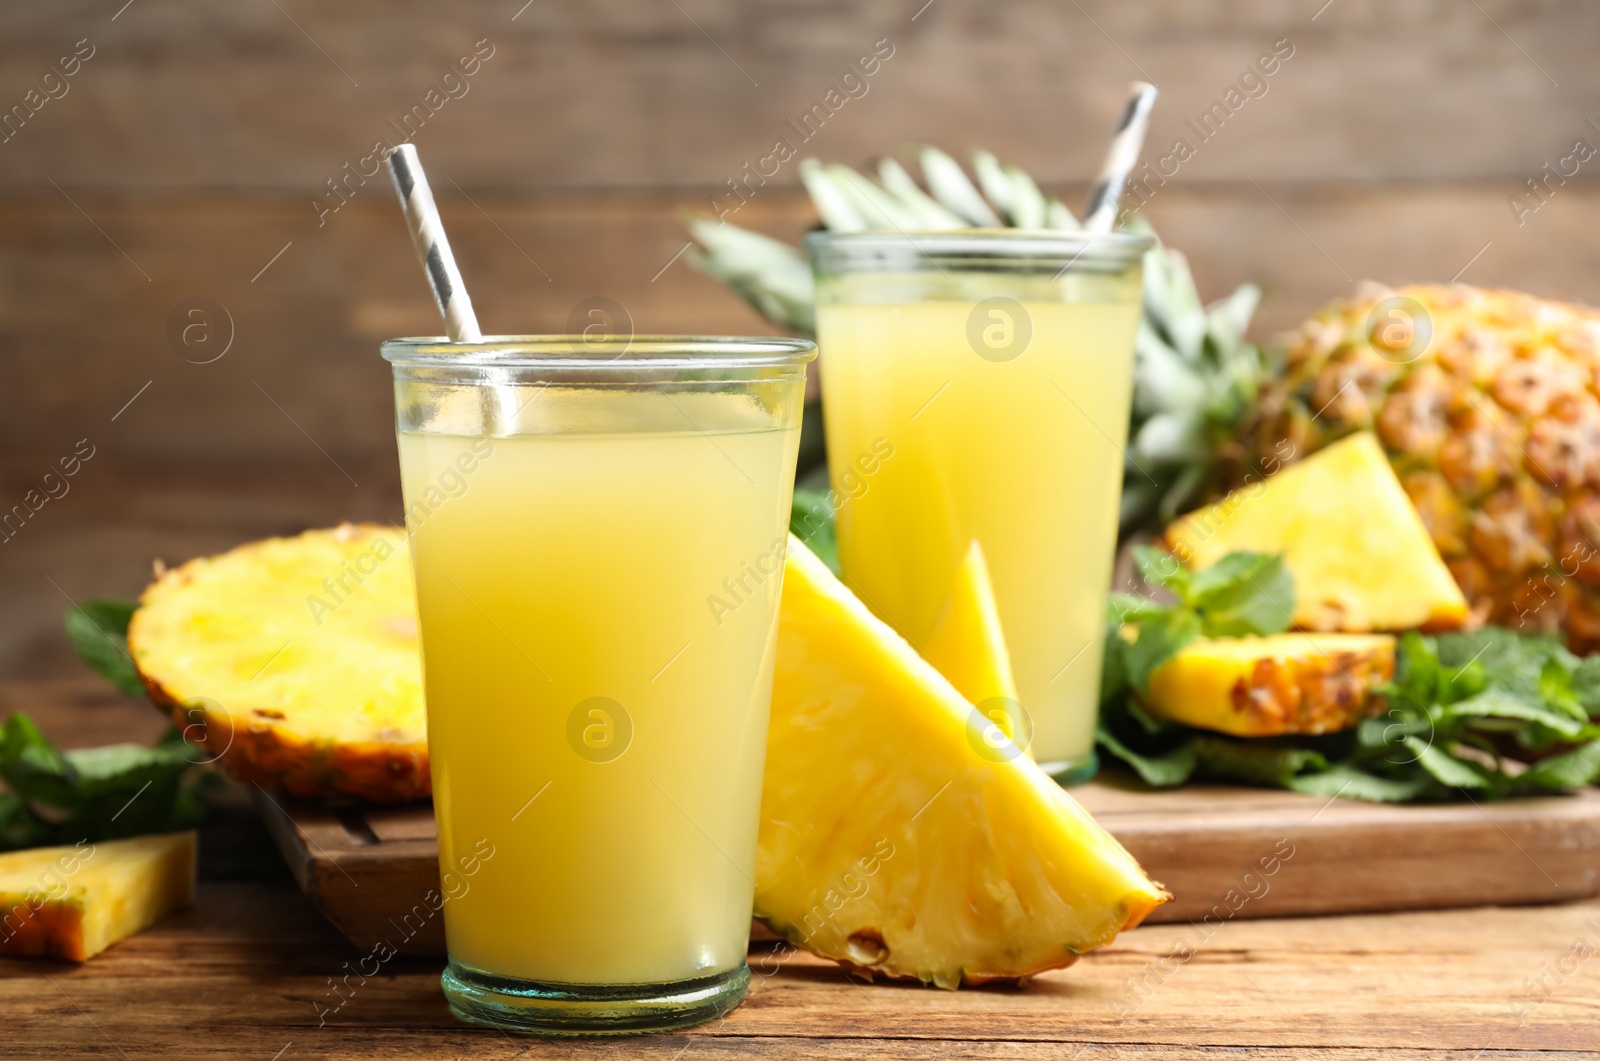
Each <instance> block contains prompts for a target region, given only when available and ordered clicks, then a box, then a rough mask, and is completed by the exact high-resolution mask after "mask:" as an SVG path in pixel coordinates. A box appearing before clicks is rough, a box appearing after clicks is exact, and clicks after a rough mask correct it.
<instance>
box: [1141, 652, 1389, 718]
mask: <svg viewBox="0 0 1600 1061" xmlns="http://www.w3.org/2000/svg"><path fill="white" fill-rule="evenodd" d="M1394 645H1395V642H1394V638H1392V637H1389V636H1387V635H1384V634H1279V635H1277V636H1274V637H1237V638H1233V637H1230V638H1216V639H1210V638H1201V639H1200V640H1198V641H1194V642H1191V643H1190V644H1189V645H1188V646H1186V647H1185V648H1184V649H1183V650H1182V651H1181V652H1179V653H1178V654H1177V655H1176V656H1174V657H1172V658H1171V659H1169V660H1167V661H1166V662H1165V663H1163V664H1161V666H1159V667H1157V668H1156V669H1155V670H1154V671H1152V672H1151V674H1150V678H1149V688H1148V692H1147V693H1146V694H1145V695H1144V696H1142V697H1141V698H1140V699H1141V701H1142V702H1143V704H1144V706H1145V708H1146V709H1147V710H1148V711H1149V712H1150V713H1151V714H1154V715H1159V716H1161V717H1163V718H1170V719H1172V720H1173V721H1175V722H1182V723H1183V724H1185V725H1188V726H1196V727H1198V728H1200V729H1209V730H1215V731H1217V732H1219V733H1228V734H1232V735H1233V736H1235V737H1278V736H1284V735H1287V734H1296V733H1298V734H1315V733H1332V732H1334V731H1336V730H1341V729H1345V728H1347V727H1349V726H1352V725H1354V724H1355V723H1357V722H1359V721H1361V720H1362V719H1363V718H1367V717H1370V716H1371V715H1374V714H1376V713H1378V712H1379V711H1381V710H1382V707H1383V700H1382V698H1381V697H1380V696H1378V695H1376V693H1375V690H1376V689H1377V688H1378V687H1379V686H1381V685H1382V684H1383V683H1384V682H1387V681H1388V680H1389V679H1390V678H1392V677H1393V676H1394Z"/></svg>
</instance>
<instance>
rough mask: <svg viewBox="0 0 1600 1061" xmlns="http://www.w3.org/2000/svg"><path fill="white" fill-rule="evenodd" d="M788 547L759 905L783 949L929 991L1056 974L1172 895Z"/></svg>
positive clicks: (798, 549) (895, 638) (807, 557)
mask: <svg viewBox="0 0 1600 1061" xmlns="http://www.w3.org/2000/svg"><path fill="white" fill-rule="evenodd" d="M975 721H981V722H982V723H983V724H984V725H986V724H987V722H988V720H987V719H977V718H976V711H975V709H974V708H973V707H972V705H971V704H969V703H967V701H965V700H964V699H962V697H961V695H960V694H959V693H958V692H956V690H955V688H954V687H953V686H952V685H951V684H950V682H949V681H948V680H947V679H945V678H944V677H943V676H942V675H941V674H939V672H938V671H936V670H935V669H934V668H933V666H932V665H931V664H929V663H927V662H926V661H925V660H923V659H922V658H921V657H920V656H918V655H917V654H916V653H915V652H914V651H913V650H912V649H911V646H910V645H908V644H907V643H906V642H905V641H904V640H903V639H902V638H901V637H900V636H899V635H898V634H896V633H895V632H894V631H893V630H892V629H890V627H889V626H887V625H886V624H885V623H883V622H882V621H881V620H879V619H878V618H877V617H876V616H874V615H873V614H872V613H871V612H870V611H868V610H867V608H866V606H865V605H863V604H862V603H861V602H860V601H859V600H858V599H857V598H856V597H855V595H854V594H852V593H851V592H850V591H849V590H848V589H846V588H845V587H844V586H843V585H842V584H841V583H840V582H839V580H838V579H836V578H835V577H834V576H833V574H832V573H831V572H830V571H829V570H828V569H827V567H826V566H825V565H823V563H822V562H821V561H820V560H818V559H817V558H816V557H815V556H814V555H813V554H812V553H811V552H810V550H808V549H807V548H806V547H805V546H804V545H803V544H801V543H800V542H799V541H798V540H796V539H794V538H791V539H790V540H789V556H788V560H787V563H786V566H785V571H784V584H783V600H782V607H781V611H780V614H779V633H778V649H777V671H776V680H775V682H774V685H773V694H772V720H771V726H770V729H769V730H768V734H769V735H768V740H767V767H766V780H765V784H764V786H763V790H762V797H761V827H760V836H759V841H758V848H757V862H756V866H757V869H756V893H755V906H756V913H757V915H758V916H760V917H761V918H763V919H764V920H765V921H766V922H767V924H768V925H769V926H770V927H771V928H772V930H773V931H774V932H776V933H778V934H779V935H781V936H783V937H784V938H786V939H788V940H789V941H790V942H791V943H794V944H797V945H799V946H803V947H805V948H807V949H808V950H811V951H813V952H814V953H816V954H819V955H822V956H823V957H827V958H832V959H834V960H836V961H839V962H841V963H844V964H846V965H849V966H853V967H856V968H858V969H860V970H863V971H866V972H869V973H874V974H882V975H885V976H888V977H892V978H900V979H909V980H921V981H923V982H926V983H931V984H934V985H937V986H939V987H944V988H956V987H958V986H960V985H962V984H978V983H983V982H985V981H989V980H1001V979H1020V978H1023V977H1027V976H1031V975H1033V974H1035V973H1039V972H1043V971H1045V970H1047V969H1055V968H1060V967H1063V966H1066V965H1070V964H1071V963H1072V962H1073V961H1074V960H1076V959H1077V957H1078V956H1079V955H1080V954H1084V953H1086V952H1088V951H1091V950H1093V949H1095V948H1096V947H1100V946H1103V945H1104V944H1106V943H1108V942H1110V941H1111V939H1113V938H1114V937H1115V936H1116V934H1117V933H1118V932H1121V931H1122V930H1124V929H1127V928H1132V927H1133V926H1134V925H1137V924H1138V923H1139V922H1140V921H1142V920H1143V919H1144V917H1145V916H1146V915H1147V914H1148V913H1149V912H1150V911H1151V910H1153V909H1155V908H1156V907H1157V906H1159V905H1160V904H1161V903H1164V902H1167V901H1168V900H1169V899H1170V898H1171V896H1170V895H1168V893H1167V892H1166V891H1165V889H1163V888H1162V887H1161V886H1160V885H1158V884H1156V883H1154V882H1152V881H1151V880H1150V879H1149V877H1147V876H1146V875H1145V873H1144V871H1143V870H1142V869H1140V868H1139V864H1138V863H1137V862H1135V861H1134V859H1133V857H1132V856H1131V855H1129V854H1128V852H1127V851H1125V850H1124V849H1123V848H1122V845H1120V844H1119V843H1117V841H1116V840H1115V839H1113V838H1112V836H1111V835H1110V834H1109V833H1107V832H1106V831H1105V830H1104V829H1102V828H1101V827H1100V826H1099V825H1098V824H1096V823H1095V821H1094V819H1093V818H1091V817H1090V816H1089V814H1088V813H1087V812H1086V811H1084V810H1083V808H1081V807H1080V806H1078V804H1077V802H1076V801H1075V800H1073V799H1072V797H1071V796H1069V795H1067V794H1066V793H1065V792H1063V791H1062V790H1061V789H1060V788H1059V787H1058V786H1057V785H1056V784H1055V782H1053V781H1051V780H1050V778H1049V777H1047V776H1046V775H1045V774H1043V773H1042V772H1040V770H1039V768H1038V767H1037V766H1036V765H1034V763H1033V762H1032V761H1031V760H1029V759H1028V758H1027V756H1025V755H1022V754H1020V752H1019V751H1018V750H1017V749H1015V748H1014V747H1013V748H1011V753H1010V754H1009V755H1004V754H1002V755H996V754H992V752H993V749H992V746H990V745H987V744H985V743H983V741H982V739H981V737H980V736H979V734H980V733H981V732H982V726H979V725H975V724H974V723H975Z"/></svg>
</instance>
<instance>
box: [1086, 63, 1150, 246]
mask: <svg viewBox="0 0 1600 1061" xmlns="http://www.w3.org/2000/svg"><path fill="white" fill-rule="evenodd" d="M1155 102H1156V87H1155V86H1154V85H1152V84H1149V83H1148V82H1144V81H1135V82H1134V83H1133V84H1132V85H1131V86H1129V89H1128V109H1127V110H1125V111H1123V112H1122V121H1120V122H1118V123H1117V131H1116V132H1114V133H1112V134H1111V150H1109V151H1107V152H1106V161H1105V165H1103V166H1101V167H1100V179H1099V180H1097V181H1095V183H1094V188H1093V189H1091V190H1090V192H1089V203H1088V205H1087V206H1085V207H1084V211H1083V227H1084V228H1086V229H1088V230H1089V231H1090V232H1110V231H1111V227H1112V226H1113V225H1115V224H1116V221H1117V206H1118V204H1119V203H1120V202H1121V201H1122V186H1123V185H1124V184H1126V183H1127V182H1128V174H1129V173H1132V172H1133V164H1134V163H1135V162H1137V161H1139V152H1140V151H1142V150H1144V134H1145V132H1146V130H1148V129H1149V128H1150V108H1151V107H1153V106H1154V105H1155Z"/></svg>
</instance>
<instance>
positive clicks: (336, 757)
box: [128, 524, 430, 802]
mask: <svg viewBox="0 0 1600 1061" xmlns="http://www.w3.org/2000/svg"><path fill="white" fill-rule="evenodd" d="M128 650H129V653H130V654H131V655H132V657H133V661H134V663H135V664H136V665H137V666H138V668H139V673H140V675H141V676H142V677H143V679H144V683H145V685H146V687H147V688H148V689H149V690H150V694H151V696H152V697H153V698H154V699H155V701H156V703H157V704H158V705H161V706H162V707H164V708H166V709H167V710H169V711H170V712H171V714H172V719H173V722H174V723H175V724H176V725H177V726H179V727H180V728H182V729H183V730H184V731H185V736H186V737H188V739H189V740H190V741H191V742H192V743H194V744H196V745H197V746H198V747H200V748H202V749H204V750H205V751H206V752H207V753H208V755H209V756H210V757H212V758H219V759H220V760H221V763H222V765H223V766H224V767H225V768H226V769H227V770H228V772H229V773H231V774H232V775H233V776H235V777H237V778H238V779H239V780H241V781H245V782H250V783H255V784H259V785H260V786H262V787H263V788H265V789H268V790H272V791H280V792H287V793H291V794H293V795H297V796H312V797H330V796H352V797H356V798H360V799H365V800H372V801H378V802H398V801H403V800H413V799H423V798H426V797H427V796H428V794H429V791H430V788H429V777H428V745H427V730H426V716H425V714H424V711H423V700H422V666H421V662H420V655H419V652H418V647H417V618H416V602H415V597H414V595H413V593H412V581H411V559H410V553H409V550H408V548H407V545H406V538H405V533H404V532H403V531H399V530H396V529H394V528H392V527H386V526H381V525H361V526H356V525H351V524H346V525H344V526H341V527H337V528H334V529H333V530H318V531H307V532H306V533H304V534H301V535H299V536H297V537H293V538H271V539H268V540H266V541H260V542H252V543H250V544H248V545H241V546H240V547H238V548H237V549H233V550H232V551H230V552H226V553H223V554H222V555H220V556H213V557H204V558H201V559H198V560H191V561H190V562H189V563H186V564H184V565H183V566H182V567H178V568H174V569H173V570H170V571H167V572H166V573H165V574H163V575H161V576H160V577H159V578H158V579H157V580H156V581H155V582H154V583H152V584H151V586H150V587H149V588H148V589H146V590H145V592H144V596H143V597H142V598H141V599H140V604H139V610H138V611H137V612H135V613H134V616H133V621H132V623H131V624H130V625H129V627H128Z"/></svg>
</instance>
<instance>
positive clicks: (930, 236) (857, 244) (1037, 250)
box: [805, 228, 1156, 265]
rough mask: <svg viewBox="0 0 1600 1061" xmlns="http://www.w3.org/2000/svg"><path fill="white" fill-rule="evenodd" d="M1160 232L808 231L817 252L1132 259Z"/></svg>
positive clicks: (1129, 261)
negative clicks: (908, 252)
mask: <svg viewBox="0 0 1600 1061" xmlns="http://www.w3.org/2000/svg"><path fill="white" fill-rule="evenodd" d="M1155 244H1156V241H1155V238H1154V237H1152V236H1145V235H1141V234H1139V233H1136V232H1088V231H1085V230H1083V229H1035V228H965V229H929V230H921V229H918V230H913V231H901V230H899V229H895V230H892V231H891V230H888V229H870V230H866V231H862V232H831V231H828V230H826V229H819V230H817V231H814V232H809V233H807V234H806V237H805V246H806V249H807V250H809V251H811V252H812V254H813V256H816V255H818V254H820V253H821V252H827V251H834V252H843V253H847V254H849V253H854V254H860V255H867V256H872V257H878V256H884V255H894V254H904V253H906V252H907V251H911V252H914V253H916V254H921V255H926V256H928V257H936V258H939V257H955V258H966V259H1020V260H1031V259H1049V260H1060V259H1063V258H1064V259H1067V260H1068V262H1069V263H1070V262H1074V261H1078V260H1080V259H1084V260H1089V261H1096V262H1106V261H1108V260H1109V261H1116V262H1126V263H1127V264H1129V265H1132V264H1134V263H1136V262H1138V261H1139V260H1140V258H1141V257H1142V256H1143V255H1144V252H1145V251H1147V250H1149V249H1150V248H1151V247H1154V246H1155Z"/></svg>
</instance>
